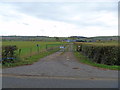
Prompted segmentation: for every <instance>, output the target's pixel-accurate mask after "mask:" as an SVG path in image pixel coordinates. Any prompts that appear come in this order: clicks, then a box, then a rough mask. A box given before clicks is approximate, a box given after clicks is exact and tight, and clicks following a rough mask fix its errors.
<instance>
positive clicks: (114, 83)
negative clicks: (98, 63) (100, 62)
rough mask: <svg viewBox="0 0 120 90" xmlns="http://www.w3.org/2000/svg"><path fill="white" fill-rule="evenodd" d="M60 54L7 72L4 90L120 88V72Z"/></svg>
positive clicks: (69, 55) (4, 76)
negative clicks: (10, 89) (31, 89)
mask: <svg viewBox="0 0 120 90" xmlns="http://www.w3.org/2000/svg"><path fill="white" fill-rule="evenodd" d="M71 51H72V44H71V45H70V46H69V49H68V51H67V52H64V53H63V52H56V53H54V54H52V55H49V56H47V57H45V58H43V59H41V60H39V61H38V62H35V63H34V64H32V65H26V66H18V67H14V68H6V69H3V88H118V71H117V70H107V69H101V68H97V67H93V66H89V65H86V64H82V63H80V62H79V61H78V60H77V59H76V58H75V57H74V55H73V52H71Z"/></svg>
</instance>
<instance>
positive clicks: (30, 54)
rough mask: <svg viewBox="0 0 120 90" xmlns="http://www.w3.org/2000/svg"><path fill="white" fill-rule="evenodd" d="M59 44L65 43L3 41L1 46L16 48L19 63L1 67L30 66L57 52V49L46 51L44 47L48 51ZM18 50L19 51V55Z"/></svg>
mask: <svg viewBox="0 0 120 90" xmlns="http://www.w3.org/2000/svg"><path fill="white" fill-rule="evenodd" d="M37 44H38V45H39V47H37ZM60 44H65V42H40V41H3V42H2V46H6V45H16V46H17V47H18V50H17V51H16V53H17V54H18V56H19V59H20V60H19V62H16V63H6V64H5V65H3V67H13V66H19V65H26V64H27V65H28V64H32V63H34V62H36V61H38V60H39V59H40V58H43V57H45V56H47V55H49V54H52V53H54V52H56V51H58V50H59V48H55V49H53V50H50V51H46V45H47V48H48V49H49V48H52V47H57V46H59V45H60ZM19 49H21V53H20V55H19ZM38 50H39V52H38Z"/></svg>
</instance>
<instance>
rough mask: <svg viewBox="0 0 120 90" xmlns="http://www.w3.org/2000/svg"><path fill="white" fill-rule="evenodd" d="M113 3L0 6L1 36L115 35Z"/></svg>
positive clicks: (2, 4) (115, 3)
mask: <svg viewBox="0 0 120 90" xmlns="http://www.w3.org/2000/svg"><path fill="white" fill-rule="evenodd" d="M117 14H118V13H117V2H99V3H98V2H80V3H64V2H62V3H41V2H40V3H36V2H35V3H32V2H26V3H25V2H24V3H17V2H15V3H12V2H11V3H0V28H1V30H2V32H1V35H44V36H45V35H46V36H73V35H80V36H89V37H90V36H104V35H107V36H109V35H117V32H118V28H117V27H118V23H117V19H118V18H117V17H118V16H117Z"/></svg>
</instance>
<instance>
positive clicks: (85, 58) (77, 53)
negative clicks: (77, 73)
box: [74, 52, 120, 70]
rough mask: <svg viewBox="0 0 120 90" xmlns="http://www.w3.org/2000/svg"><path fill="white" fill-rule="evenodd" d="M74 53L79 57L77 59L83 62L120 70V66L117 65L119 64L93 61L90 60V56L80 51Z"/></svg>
mask: <svg viewBox="0 0 120 90" xmlns="http://www.w3.org/2000/svg"><path fill="white" fill-rule="evenodd" d="M74 55H75V56H76V57H77V59H78V60H79V61H80V62H81V63H85V64H88V65H91V66H95V67H99V68H104V69H110V70H120V66H117V65H114V66H110V65H104V64H98V63H95V62H92V61H90V60H89V58H87V57H86V56H84V55H83V54H82V53H80V52H74Z"/></svg>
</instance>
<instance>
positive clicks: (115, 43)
mask: <svg viewBox="0 0 120 90" xmlns="http://www.w3.org/2000/svg"><path fill="white" fill-rule="evenodd" d="M81 43H83V44H89V45H98V46H118V41H108V42H76V43H75V44H81Z"/></svg>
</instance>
